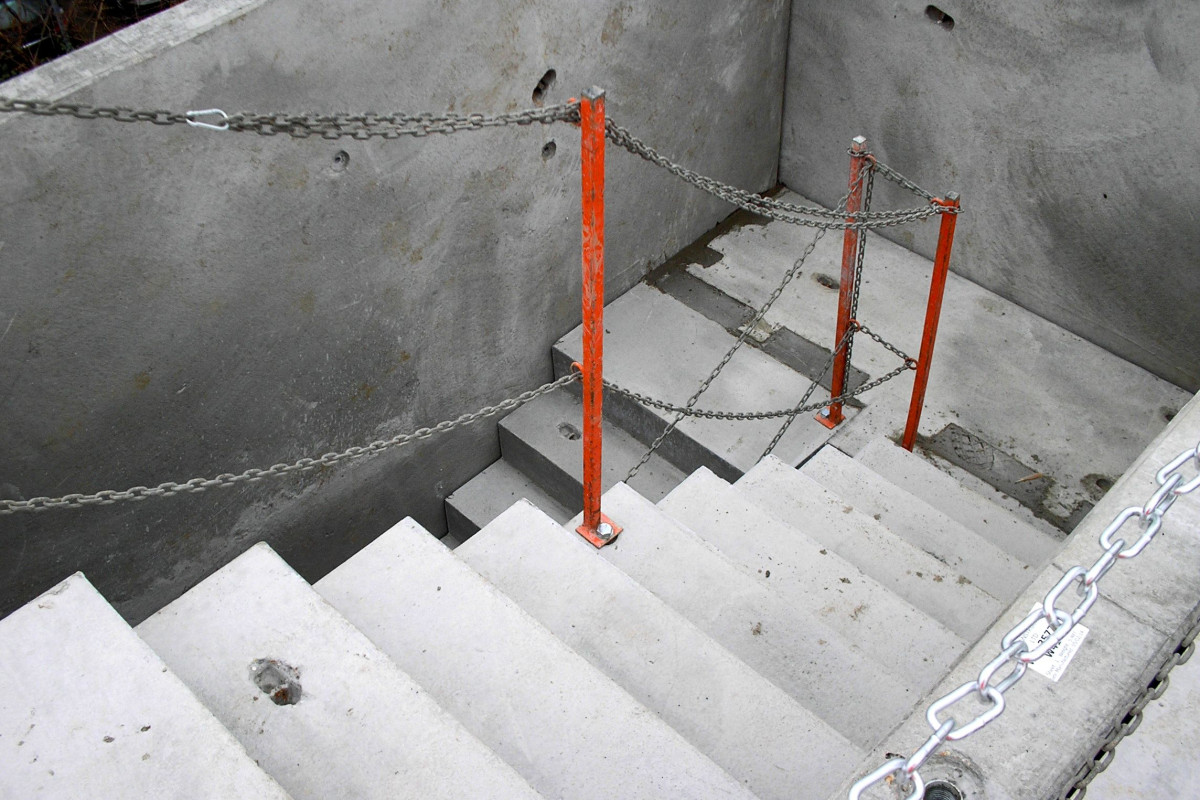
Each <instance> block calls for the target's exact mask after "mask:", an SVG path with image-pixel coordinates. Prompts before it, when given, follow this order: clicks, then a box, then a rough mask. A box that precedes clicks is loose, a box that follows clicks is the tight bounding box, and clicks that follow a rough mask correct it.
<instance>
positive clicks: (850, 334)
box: [758, 322, 899, 461]
mask: <svg viewBox="0 0 1200 800" xmlns="http://www.w3.org/2000/svg"><path fill="white" fill-rule="evenodd" d="M857 329H858V324H857V323H856V322H852V323H851V325H850V327H848V328H847V329H846V333H845V334H843V335H842V340H841V341H840V342H838V344H837V347H835V348H833V350H831V351H830V352H829V358H827V359H825V364H824V366H822V367H821V371H820V372H818V373H817V377H815V378H813V380H812V381H810V382H809V384H808V389H806V390H805V392H804V396H803V397H801V398H800V403H799V406H798V407H797V409H796V413H795V414H788V415H787V417H785V418H784V420H783V424H782V425H780V426H779V430H777V431H776V432H775V436H773V437H772V438H771V441H770V442H769V443H768V444H767V447H766V449H765V450H763V451H762V455H760V456H759V457H758V460H759V461H762V460H763V459H764V458H766V457H767V456H769V455H771V453H773V452H774V451H775V448H776V447H777V446H778V445H779V442H780V441H782V439H783V436H784V434H786V433H787V432H788V429H789V428H791V427H792V423H793V422H795V421H796V417H798V416H800V415H801V414H804V413H806V412H807V411H808V409H806V408H804V407H805V405H806V404H807V403H808V399H809V398H810V397H812V394H813V392H815V391H816V389H817V386H819V385H820V383H821V380H822V379H824V377H825V376H826V375H828V374H829V370H830V369H831V368H832V367H833V361H834V359H835V358H837V355H838V353H840V352H841V351H843V350H845V351H846V352H847V353H849V351H850V344H851V343H852V342H853V341H854V333H855V331H856V330H857ZM846 360H847V362H849V360H850V358H849V355H847V357H846ZM897 374H899V373H897ZM801 409H804V410H801Z"/></svg>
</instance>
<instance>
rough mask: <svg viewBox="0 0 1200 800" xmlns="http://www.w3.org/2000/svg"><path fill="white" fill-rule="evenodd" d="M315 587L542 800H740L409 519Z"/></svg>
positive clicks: (722, 777)
mask: <svg viewBox="0 0 1200 800" xmlns="http://www.w3.org/2000/svg"><path fill="white" fill-rule="evenodd" d="M521 505H522V506H525V507H529V506H527V504H524V503H522V504H521ZM470 544H471V542H467V543H466V545H464V547H467V546H470ZM316 589H317V591H319V592H320V593H321V595H322V596H324V597H325V598H326V599H327V600H328V601H329V602H330V603H331V604H332V605H333V606H334V607H335V608H337V609H338V611H340V612H341V613H342V614H343V615H345V616H346V617H347V618H348V619H349V620H351V621H352V622H353V623H354V624H355V626H356V627H358V628H359V629H360V630H362V631H364V632H365V633H366V634H367V635H368V636H369V637H370V638H371V640H372V641H374V642H375V643H376V644H378V645H379V647H380V649H382V650H383V651H384V652H385V653H387V654H388V655H389V656H390V657H391V658H392V660H393V661H395V662H396V663H397V664H399V665H400V666H401V668H402V669H404V671H405V672H407V673H408V674H409V675H412V676H413V677H414V678H415V679H416V680H417V681H418V682H419V683H420V684H421V685H422V686H424V687H425V688H426V690H427V691H429V692H430V693H431V694H433V695H434V697H435V698H436V699H437V701H438V702H439V704H441V706H442V707H443V708H446V709H448V710H449V711H451V713H453V714H454V715H455V716H456V717H458V719H459V720H461V721H462V722H463V724H464V725H465V726H466V727H467V728H468V729H469V730H470V731H471V732H472V733H474V734H475V735H476V736H477V737H478V738H479V739H481V740H482V741H483V742H485V743H486V744H488V745H489V746H490V747H492V748H493V749H494V750H495V751H496V752H497V753H498V754H499V755H500V757H501V758H503V759H504V760H505V761H507V762H508V763H509V764H511V765H512V766H513V767H514V768H516V770H517V771H518V772H519V773H520V774H521V775H522V777H524V778H525V779H526V781H528V782H529V783H530V784H531V785H532V786H533V787H534V788H535V789H537V790H538V791H539V792H541V794H542V795H543V796H545V797H547V798H564V800H593V799H594V798H597V797H614V798H615V797H620V798H637V799H638V800H661V798H664V797H673V798H688V800H709V799H710V798H716V797H720V798H731V799H733V800H753V799H752V797H751V795H750V794H749V793H748V792H747V791H746V790H745V789H743V788H742V787H741V785H740V784H739V783H738V782H737V781H735V780H734V779H733V778H731V777H730V776H729V775H728V774H727V773H726V772H724V771H723V770H721V769H720V768H719V767H717V766H716V765H715V764H713V763H712V761H710V760H708V759H707V758H705V757H704V756H703V755H701V754H700V753H699V752H698V751H697V750H696V749H695V748H694V747H693V746H692V745H690V744H689V743H688V742H686V741H685V740H684V739H683V737H681V736H680V735H679V734H678V733H677V732H676V731H674V730H672V729H671V728H670V727H669V726H668V725H666V724H665V723H664V722H663V721H662V720H661V719H659V718H658V717H657V716H656V715H655V714H654V713H652V712H651V711H649V710H648V709H647V708H646V707H645V706H643V705H642V704H640V703H638V702H637V701H636V700H634V699H633V698H632V697H630V696H629V694H628V693H626V692H625V691H623V690H622V689H621V688H620V687H618V686H617V685H616V684H615V683H613V681H612V680H611V679H610V678H608V677H607V676H605V675H604V674H603V673H601V672H600V671H598V670H596V669H595V668H594V667H592V666H591V665H590V664H589V663H588V662H587V661H585V660H584V659H583V658H581V657H580V656H579V654H578V653H575V652H574V651H573V650H571V649H570V648H569V647H567V646H566V645H565V644H563V642H562V641H561V640H559V639H558V638H557V637H555V636H554V635H553V634H551V633H550V632H549V631H547V630H546V628H545V627H543V626H542V625H540V624H539V623H538V622H536V621H535V620H534V619H533V618H531V617H530V616H529V614H527V613H526V612H525V611H523V610H522V609H521V608H519V607H518V606H517V605H516V603H514V602H513V601H512V599H511V598H509V597H507V596H505V595H504V594H502V593H500V592H499V591H498V590H497V589H496V587H495V586H493V585H492V584H490V583H488V582H487V581H486V580H484V579H483V578H482V577H480V575H479V574H478V573H477V572H475V571H474V570H473V569H471V568H470V567H468V566H467V565H466V564H464V563H463V562H462V561H461V560H460V559H458V558H456V557H455V555H454V554H452V553H451V552H450V551H449V550H447V549H446V548H445V547H444V546H442V545H441V544H440V543H439V542H438V541H437V540H436V539H434V538H433V537H432V536H430V535H429V533H428V532H426V531H425V530H424V529H423V528H422V527H421V526H420V525H418V524H417V523H416V522H414V521H413V520H411V519H406V520H404V521H403V522H401V523H399V524H397V525H396V526H394V527H393V528H392V529H391V530H389V531H388V532H387V533H385V534H384V535H383V536H381V537H379V538H378V539H376V540H375V541H374V542H372V543H371V544H370V545H368V546H367V547H366V548H365V549H364V550H362V551H361V552H359V553H358V554H356V555H355V556H354V557H352V558H351V559H350V560H349V561H346V562H345V563H344V564H342V565H341V566H339V567H338V568H337V569H335V570H334V571H333V572H331V573H330V574H329V575H327V576H325V577H324V578H323V579H321V580H320V581H318V582H317V584H316ZM564 592H565V590H564V589H563V588H562V585H559V586H557V587H556V588H555V590H554V596H555V597H556V598H561V597H562V596H563V595H564ZM585 731H586V732H587V733H586V734H585V733H584V732H585ZM482 796H484V797H486V796H487V795H486V794H484V795H482Z"/></svg>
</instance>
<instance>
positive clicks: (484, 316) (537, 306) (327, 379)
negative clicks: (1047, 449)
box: [0, 0, 790, 621]
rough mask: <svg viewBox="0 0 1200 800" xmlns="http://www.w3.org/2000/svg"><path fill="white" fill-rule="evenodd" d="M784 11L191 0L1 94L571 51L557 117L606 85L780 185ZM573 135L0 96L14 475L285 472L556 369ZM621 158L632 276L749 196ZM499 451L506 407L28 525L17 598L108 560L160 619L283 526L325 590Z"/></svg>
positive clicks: (203, 91) (500, 107) (0, 436)
mask: <svg viewBox="0 0 1200 800" xmlns="http://www.w3.org/2000/svg"><path fill="white" fill-rule="evenodd" d="M789 13H790V3H788V2H786V0H770V1H769V2H761V0H737V2H733V3H727V2H720V3H718V2H704V3H696V2H687V3H682V2H678V0H653V2H647V3H637V4H633V3H629V2H624V1H623V0H604V2H601V3H592V4H587V5H586V6H578V7H577V6H574V5H565V4H562V3H555V2H543V1H541V0H539V1H538V2H533V3H530V2H518V0H504V1H503V2H498V3H488V4H484V5H479V4H466V3H461V2H443V0H404V1H403V2H395V3H387V4H379V3H370V2H362V1H361V0H354V1H353V2H348V3H338V4H329V3H326V2H319V0H260V1H258V2H229V1H228V0H189V2H188V3H185V4H182V5H180V6H179V7H177V8H174V9H171V10H168V11H166V12H164V13H162V14H160V15H156V16H154V17H153V18H152V19H150V20H148V21H146V22H145V23H142V24H140V25H137V26H134V27H132V28H129V29H126V30H124V31H121V32H120V33H118V34H117V35H116V37H115V38H114V39H109V40H104V41H102V42H100V43H98V44H96V45H93V46H91V47H87V48H84V49H82V50H80V51H78V52H76V53H72V54H70V55H68V56H66V57H64V58H63V59H61V60H60V61H57V62H54V63H52V64H50V65H48V66H46V67H44V68H41V69H39V70H35V71H34V72H32V73H29V74H27V75H24V76H20V77H18V78H15V79H13V80H10V81H8V82H6V83H5V84H4V85H3V86H2V87H0V94H3V95H5V96H20V97H37V98H41V99H47V100H66V101H73V102H82V103H91V104H97V105H122V106H139V107H150V108H169V109H175V110H180V111H181V110H186V109H203V108H212V107H221V108H224V109H226V110H228V111H231V112H233V111H239V110H254V111H258V110H261V111H265V112H291V113H298V112H306V111H322V112H338V111H378V112H385V111H410V112H411V111H426V110H428V111H443V110H452V111H456V112H480V113H493V112H500V111H508V110H513V109H517V108H522V107H526V106H529V105H531V103H532V93H533V90H534V88H535V86H536V85H537V83H538V82H539V80H541V78H542V77H543V75H544V74H545V73H546V71H547V70H548V69H554V70H556V74H557V80H556V82H555V84H554V85H553V86H552V87H551V88H550V90H549V91H548V93H547V94H546V101H547V102H551V103H555V102H560V101H564V100H566V99H567V98H568V97H570V96H571V95H577V94H578V93H579V92H581V91H582V90H583V89H584V88H586V87H587V86H590V85H593V84H598V85H600V86H603V87H604V88H606V89H607V90H608V93H609V94H608V97H609V110H610V113H611V114H612V116H613V117H614V118H615V119H617V120H619V121H620V122H622V123H623V124H625V125H628V126H630V127H631V128H632V129H633V130H634V131H635V132H636V133H637V134H638V135H640V136H642V137H643V138H645V140H646V141H647V142H650V143H652V144H654V145H655V146H657V147H659V148H661V149H662V150H663V152H665V153H668V154H671V155H672V156H674V157H676V158H679V159H682V160H685V161H687V162H689V163H691V164H693V165H695V166H696V167H697V168H701V169H703V170H705V171H707V172H711V173H713V174H717V175H720V176H722V177H723V178H725V179H727V180H731V181H733V182H735V183H738V184H739V185H743V186H747V187H749V188H752V189H756V190H757V189H765V188H767V187H768V186H770V185H772V184H773V183H774V182H775V180H776V164H777V158H778V145H779V135H780V114H781V100H782V83H783V72H784V63H785V45H786V37H787V19H788V14H789ZM680 64H687V65H688V67H687V69H679V68H678V65H680ZM551 141H554V142H555V143H556V147H557V150H556V152H555V154H554V155H553V156H552V157H548V158H547V157H543V148H544V147H545V146H546V145H548V144H549V143H550V142H551ZM578 142H579V139H578V134H577V132H576V131H575V130H574V129H572V128H571V127H570V126H567V125H559V126H556V127H552V128H542V127H540V126H539V127H534V128H521V129H515V130H488V131H484V132H479V133H473V134H460V135H458V136H455V137H431V138H426V139H403V140H397V141H381V140H374V141H370V142H360V141H352V140H349V141H339V142H330V141H324V140H322V139H320V138H312V139H307V140H297V139H292V138H290V137H286V136H276V137H273V138H264V137H258V136H254V135H250V134H239V135H234V134H221V133H215V132H212V131H201V130H195V129H192V128H188V127H186V126H178V127H173V128H169V129H168V128H161V127H157V126H152V125H122V124H115V123H111V122H99V121H95V122H85V121H80V120H73V119H65V118H53V119H51V118H45V117H30V116H15V115H5V116H4V118H3V119H0V143H2V144H3V147H0V197H3V198H4V200H3V203H2V204H0V242H3V245H2V247H3V258H4V263H5V269H6V276H7V277H8V278H9V280H8V281H7V284H8V286H9V290H8V291H7V292H6V294H5V297H4V300H3V302H0V374H2V375H4V379H3V381H2V382H0V405H3V407H4V409H5V421H6V424H5V425H4V426H3V429H2V430H0V449H2V450H3V451H4V452H5V454H6V455H7V459H6V463H5V466H4V467H3V468H2V469H0V490H2V491H3V492H4V496H9V497H33V496H38V495H61V494H66V493H72V492H91V491H97V490H101V489H124V488H126V487H128V486H136V485H155V484H157V483H160V482H163V481H167V480H177V481H182V480H187V479H189V478H192V477H195V476H211V475H215V474H219V473H224V472H240V471H241V470H244V469H246V468H249V467H266V466H269V465H271V464H273V463H277V462H282V461H289V460H295V459H298V458H301V457H305V456H315V455H319V454H320V453H323V452H328V451H331V450H338V449H343V448H347V447H350V446H353V445H360V444H364V443H366V442H368V441H371V440H372V439H376V438H380V437H386V436H390V435H394V434H396V433H400V432H403V431H407V430H411V429H414V428H417V427H420V426H423V425H428V424H432V423H434V422H437V421H439V420H442V419H452V418H454V417H456V416H458V415H459V414H461V413H463V412H466V411H472V410H475V409H477V408H479V407H481V406H484V405H489V404H492V403H494V402H496V401H498V400H500V399H502V398H504V397H508V396H511V395H513V394H516V393H518V392H519V391H522V390H525V389H529V388H532V387H533V386H535V385H537V384H539V383H541V382H542V381H543V380H545V379H546V378H548V377H549V375H550V364H549V361H548V360H547V358H546V354H547V352H548V350H549V346H550V344H551V343H552V342H553V341H554V340H555V339H556V338H558V337H559V336H561V335H562V334H563V333H564V332H566V331H567V330H569V329H570V328H571V327H572V326H574V325H575V324H577V322H578V319H579V316H578V314H579V312H578V308H579V281H580V278H579V247H580V237H579V230H578V219H579V210H578V198H579V195H578V191H579V190H578V186H579V177H578V176H579V170H578ZM340 153H345V154H346V156H347V157H348V159H349V160H348V162H345V161H344V159H343V158H342V157H341V156H340ZM343 166H344V168H342V167H343ZM607 177H608V208H607V216H606V219H607V234H608V253H607V255H608V259H607V266H608V285H609V289H610V291H611V292H613V293H616V292H619V291H620V290H622V289H624V288H627V287H628V286H630V285H632V284H633V283H634V282H636V281H637V280H638V279H640V278H641V277H642V275H643V274H644V273H645V271H646V269H647V268H648V267H649V266H652V265H654V264H656V263H657V262H658V261H659V260H660V259H661V258H662V256H663V254H666V253H671V252H674V251H675V250H678V249H679V248H680V247H682V246H684V245H686V244H687V243H689V242H691V241H692V240H693V239H694V238H695V237H696V236H697V235H699V234H700V233H702V232H703V231H705V230H706V229H708V228H709V227H711V226H712V225H713V224H714V223H716V222H717V221H718V220H720V219H721V218H722V217H723V216H724V215H725V214H726V213H728V208H727V207H726V206H723V205H722V204H720V203H719V202H718V201H716V200H713V199H712V198H710V197H708V196H706V195H703V194H702V193H700V192H697V191H695V190H693V189H691V188H690V187H688V186H686V185H685V184H683V183H681V182H679V181H678V180H677V179H676V178H674V177H672V176H670V175H668V174H666V173H664V172H662V171H661V170H657V169H656V168H654V167H652V166H650V165H648V164H646V163H645V162H642V161H640V160H639V159H636V158H634V157H633V156H630V155H628V154H626V153H623V152H617V151H614V152H612V153H611V154H610V156H609V160H608V168H607ZM497 456H498V452H497V450H496V445H495V430H494V427H493V426H491V425H481V426H478V427H477V428H474V429H472V430H469V431H465V432H463V433H461V434H459V435H457V436H448V437H442V438H440V439H438V440H435V441H430V442H425V443H423V444H422V445H420V446H414V447H411V448H408V449H406V450H403V451H398V452H396V453H394V454H392V455H391V456H387V457H382V458H379V459H376V460H374V461H373V462H370V463H359V464H356V465H353V466H349V465H347V466H343V467H340V468H337V469H334V470H325V471H323V472H322V473H321V474H319V475H317V474H314V475H310V476H307V477H300V478H296V479H293V480H286V481H276V482H271V483H262V484H258V485H255V486H249V487H243V488H241V489H238V490H235V491H222V492H215V493H209V494H206V495H203V496H201V497H192V498H184V499H180V498H176V499H173V500H166V501H164V500H155V501H149V502H146V503H143V504H140V505H126V506H120V507H113V508H100V509H97V508H93V509H90V510H86V511H82V512H70V513H67V512H57V513H54V514H47V515H42V516H38V517H32V516H29V517H21V518H14V517H6V518H4V519H0V533H2V535H0V564H3V567H0V613H4V612H6V611H9V610H11V609H12V608H15V607H16V606H17V605H19V604H20V603H22V602H24V601H25V600H28V599H29V598H30V597H32V596H34V595H36V594H38V593H39V592H40V591H42V590H44V589H45V588H46V587H47V586H49V585H52V584H54V583H56V582H57V581H58V580H61V579H62V578H63V577H64V576H65V575H67V574H70V573H71V572H74V571H75V570H79V569H83V570H86V571H87V573H88V574H89V575H90V576H91V577H92V579H93V580H94V581H96V584H97V586H98V587H100V588H101V589H102V590H103V591H104V592H105V594H106V596H108V597H110V598H111V599H112V601H113V602H114V604H115V605H116V607H117V608H118V610H120V611H121V612H122V613H123V614H124V615H125V616H126V617H127V618H129V619H131V620H134V621H137V620H140V619H142V618H144V617H145V616H147V615H148V614H150V613H151V612H153V611H154V610H156V609H157V608H159V607H161V606H162V605H163V604H164V603H166V602H167V601H169V600H171V599H172V598H174V597H176V596H178V595H179V594H180V593H181V592H182V591H184V590H185V589H186V588H187V587H188V586H190V585H192V584H194V583H196V582H197V581H198V580H200V579H201V578H202V577H204V576H205V575H207V574H209V573H211V572H212V571H213V570H214V569H216V568H217V567H218V566H220V565H221V564H223V563H225V562H227V561H228V560H229V559H230V558H232V557H233V556H235V555H237V554H238V553H239V552H241V551H242V550H244V549H246V548H247V547H248V546H249V545H250V544H251V543H253V542H255V541H258V540H262V539H265V540H267V541H269V542H270V543H271V544H272V546H273V547H275V549H276V550H277V551H278V552H279V553H280V554H281V555H283V556H284V557H285V558H287V559H288V561H289V563H291V564H293V565H294V566H295V567H296V568H297V569H298V570H299V571H300V573H301V574H302V575H304V576H305V577H307V578H310V579H315V578H316V577H319V576H320V575H322V574H324V572H325V571H327V570H328V569H330V568H332V567H333V566H334V565H336V564H337V563H338V562H339V561H341V560H342V559H344V558H346V557H347V556H349V555H350V554H351V553H353V552H354V551H355V550H356V549H358V548H359V547H361V546H362V545H364V544H365V543H367V542H369V541H370V540H371V539H372V538H373V537H375V536H377V535H378V534H379V533H381V532H382V531H383V530H385V529H386V528H387V527H388V526H389V525H391V524H392V523H393V522H394V521H395V520H396V519H399V518H401V517H403V516H405V515H409V514H411V515H413V516H415V517H416V518H418V519H420V520H421V521H422V522H424V523H425V524H426V525H427V526H428V527H429V528H431V529H432V530H434V531H435V532H440V531H441V530H442V529H443V528H442V526H443V524H444V523H443V511H442V500H443V498H444V497H445V496H446V495H447V494H449V493H450V492H452V491H453V490H454V489H456V488H457V487H458V486H459V485H461V484H462V483H464V482H465V481H466V480H468V479H469V478H470V477H471V476H473V475H474V474H476V473H478V472H479V471H480V470H481V469H483V468H484V467H485V466H486V465H487V464H489V463H491V462H492V461H494V460H495V459H496V458H497Z"/></svg>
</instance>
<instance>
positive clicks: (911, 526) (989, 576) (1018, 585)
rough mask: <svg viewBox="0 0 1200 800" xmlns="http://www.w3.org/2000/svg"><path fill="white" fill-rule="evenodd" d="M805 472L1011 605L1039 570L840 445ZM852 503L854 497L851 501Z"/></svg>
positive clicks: (812, 461) (821, 455)
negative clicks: (846, 452)
mask: <svg viewBox="0 0 1200 800" xmlns="http://www.w3.org/2000/svg"><path fill="white" fill-rule="evenodd" d="M800 471H801V472H802V473H804V474H805V475H807V476H808V477H810V478H812V479H813V480H815V481H816V482H817V483H819V484H821V485H822V486H824V487H825V488H826V489H829V490H830V491H832V492H834V493H836V494H838V495H839V496H841V497H843V498H853V504H854V507H855V508H857V509H859V510H860V511H863V512H865V513H868V514H871V515H875V514H878V515H879V521H880V522H882V523H883V524H884V525H886V526H887V527H888V528H889V529H891V531H892V532H893V533H895V534H896V535H897V536H900V537H901V538H903V539H905V540H906V541H908V542H910V543H911V544H913V545H916V546H917V547H920V548H921V549H922V550H924V551H925V552H927V553H929V554H931V555H932V556H933V557H934V558H936V559H938V560H939V561H941V562H942V563H944V564H946V566H947V567H948V568H950V569H953V570H956V571H957V572H958V573H960V574H961V575H965V576H966V577H967V578H968V579H970V580H971V581H972V582H974V583H975V585H977V586H978V587H979V588H981V589H983V590H984V591H986V592H988V593H989V594H991V595H992V596H993V597H997V598H999V599H1000V600H1001V601H1002V602H1003V603H1005V604H1008V603H1010V602H1012V599H1013V598H1014V597H1016V596H1017V595H1018V594H1020V592H1021V590H1022V589H1024V588H1025V587H1026V586H1027V585H1028V584H1029V582H1030V581H1032V580H1033V578H1034V576H1035V575H1036V574H1037V570H1035V569H1033V568H1031V567H1030V566H1029V565H1028V564H1025V563H1022V562H1021V561H1019V560H1017V559H1016V558H1014V557H1013V556H1011V555H1009V554H1008V553H1006V552H1004V551H1003V550H1001V549H1000V548H999V547H997V546H996V545H994V544H992V543H991V542H989V541H988V540H986V539H984V538H982V537H980V536H979V535H978V534H976V533H975V532H974V531H972V530H970V529H968V528H966V527H964V526H962V525H960V524H959V523H957V522H955V521H954V520H952V519H950V518H949V517H947V516H946V515H945V514H943V513H942V512H940V511H938V510H937V509H936V508H934V507H933V506H931V505H929V504H928V503H926V502H925V501H924V500H921V499H920V498H919V497H915V496H913V495H911V494H909V493H908V492H906V491H905V490H904V489H901V488H900V487H899V486H896V485H895V484H893V483H891V482H889V481H888V480H886V479H884V478H883V476H881V475H879V474H878V473H876V472H873V471H872V470H871V469H870V468H869V467H867V466H866V465H865V464H863V463H861V462H859V461H855V460H854V459H853V458H851V457H850V456H848V455H846V454H845V453H843V452H842V451H840V450H838V449H837V448H835V447H824V448H822V449H821V450H820V451H818V452H817V453H816V455H814V456H813V457H812V458H810V459H809V460H808V461H806V462H805V464H804V466H803V467H801V468H800ZM848 502H849V501H848Z"/></svg>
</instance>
